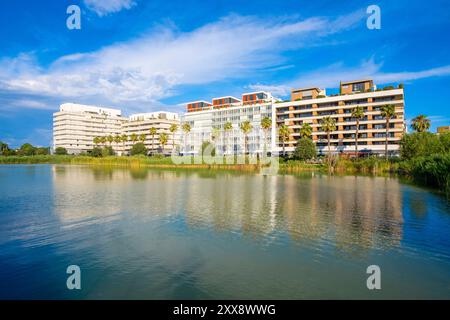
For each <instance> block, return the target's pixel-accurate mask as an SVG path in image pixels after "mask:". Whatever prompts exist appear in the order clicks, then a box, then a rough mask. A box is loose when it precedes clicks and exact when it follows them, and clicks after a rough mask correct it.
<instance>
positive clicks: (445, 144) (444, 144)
mask: <svg viewBox="0 0 450 320" xmlns="http://www.w3.org/2000/svg"><path fill="white" fill-rule="evenodd" d="M439 143H440V145H441V152H442V153H449V152H450V132H446V133H441V134H440V135H439Z"/></svg>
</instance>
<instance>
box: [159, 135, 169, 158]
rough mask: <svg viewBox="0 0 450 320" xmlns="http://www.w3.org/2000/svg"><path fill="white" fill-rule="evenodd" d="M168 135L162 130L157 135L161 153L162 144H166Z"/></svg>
mask: <svg viewBox="0 0 450 320" xmlns="http://www.w3.org/2000/svg"><path fill="white" fill-rule="evenodd" d="M168 140H169V137H168V136H167V133H165V132H163V133H161V134H160V135H159V143H160V144H161V149H162V153H164V146H165V145H166V144H167V141H168Z"/></svg>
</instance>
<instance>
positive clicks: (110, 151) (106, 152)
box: [102, 146, 115, 157]
mask: <svg viewBox="0 0 450 320" xmlns="http://www.w3.org/2000/svg"><path fill="white" fill-rule="evenodd" d="M114 154H115V153H114V149H113V148H112V147H111V146H106V147H104V148H103V149H102V157H109V156H113V155H114Z"/></svg>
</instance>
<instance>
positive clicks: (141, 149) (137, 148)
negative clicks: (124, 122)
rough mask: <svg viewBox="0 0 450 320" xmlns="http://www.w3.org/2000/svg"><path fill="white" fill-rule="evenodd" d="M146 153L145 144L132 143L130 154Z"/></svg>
mask: <svg viewBox="0 0 450 320" xmlns="http://www.w3.org/2000/svg"><path fill="white" fill-rule="evenodd" d="M147 153H148V151H147V148H146V147H145V144H143V143H142V142H138V143H136V144H134V145H133V147H132V148H131V151H130V154H131V155H132V156H135V155H138V154H142V155H147Z"/></svg>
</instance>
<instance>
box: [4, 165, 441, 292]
mask: <svg viewBox="0 0 450 320" xmlns="http://www.w3.org/2000/svg"><path fill="white" fill-rule="evenodd" d="M0 200H1V202H0V298H57V299H81V298H89V299H98V298H99V299H104V298H105V299H106V298H113V299H115V298H125V299H128V298H139V299H164V298H166V299H178V298H180V299H186V298H188V299H208V298H220V299H231V298H266V299H270V298H276V299H279V298H287V299H299V298H338V299H339V298H446V299H449V298H450V205H449V202H448V201H447V200H446V199H445V198H444V197H442V196H439V195H437V194H434V193H432V192H430V191H429V190H426V189H422V188H420V187H416V186H411V185H407V184H402V183H401V182H400V181H399V180H397V179H394V178H382V177H377V178H372V177H352V176H347V177H327V176H322V175H317V174H312V173H310V174H306V175H302V176H295V175H278V176H263V175H258V174H239V173H226V172H219V173H208V172H206V171H197V172H186V171H154V170H146V169H136V170H129V169H104V168H103V169H101V168H95V167H83V166H61V165H30V166H24V165H21V166H0ZM72 264H75V265H78V266H80V268H81V274H82V289H81V290H79V291H76V290H73V291H70V290H68V289H67V288H66V279H67V276H68V275H67V274H66V268H67V266H69V265H72ZM372 264H376V265H379V266H380V268H381V276H382V280H381V285H382V289H381V290H379V291H369V290H368V289H367V287H366V279H367V277H368V275H367V274H366V268H367V266H369V265H372Z"/></svg>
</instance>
